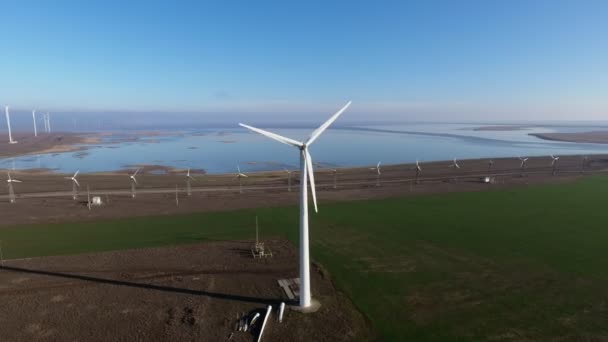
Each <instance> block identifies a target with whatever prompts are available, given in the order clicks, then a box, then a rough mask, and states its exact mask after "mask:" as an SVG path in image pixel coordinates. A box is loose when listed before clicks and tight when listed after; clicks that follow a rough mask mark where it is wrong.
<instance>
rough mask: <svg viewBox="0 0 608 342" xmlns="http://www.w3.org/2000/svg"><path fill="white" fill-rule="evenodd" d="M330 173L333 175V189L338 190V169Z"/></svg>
mask: <svg viewBox="0 0 608 342" xmlns="http://www.w3.org/2000/svg"><path fill="white" fill-rule="evenodd" d="M331 172H333V173H334V189H337V188H338V169H331Z"/></svg>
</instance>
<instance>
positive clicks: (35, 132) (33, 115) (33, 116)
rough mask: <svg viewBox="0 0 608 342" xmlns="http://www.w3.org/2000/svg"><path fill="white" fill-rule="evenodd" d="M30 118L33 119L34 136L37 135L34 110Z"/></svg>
mask: <svg viewBox="0 0 608 342" xmlns="http://www.w3.org/2000/svg"><path fill="white" fill-rule="evenodd" d="M32 120H33V121H34V136H35V137H37V136H38V127H36V110H35V109H34V110H33V111H32Z"/></svg>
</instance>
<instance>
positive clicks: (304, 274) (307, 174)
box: [240, 102, 351, 309]
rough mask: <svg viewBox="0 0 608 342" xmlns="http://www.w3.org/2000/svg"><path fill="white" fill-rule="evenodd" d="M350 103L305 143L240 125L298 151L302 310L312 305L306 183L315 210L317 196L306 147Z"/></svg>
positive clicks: (310, 160) (310, 158)
mask: <svg viewBox="0 0 608 342" xmlns="http://www.w3.org/2000/svg"><path fill="white" fill-rule="evenodd" d="M350 104H351V102H348V103H347V104H346V105H345V106H344V107H342V109H340V110H339V111H338V112H336V113H335V114H334V115H333V116H332V117H331V118H329V120H327V121H326V122H325V123H323V124H322V125H321V126H320V127H319V128H317V129H316V130H315V131H314V132H312V134H311V135H310V138H308V140H307V141H306V142H300V141H297V140H293V139H290V138H286V137H283V136H281V135H278V134H275V133H272V132H268V131H264V130H261V129H259V128H255V127H251V126H248V125H244V124H240V125H241V126H242V127H245V128H247V129H250V130H252V131H254V132H256V133H259V134H261V135H264V136H266V137H268V138H270V139H273V140H276V141H278V142H280V143H283V144H286V145H290V146H294V147H296V148H297V149H298V150H300V307H301V308H302V309H306V308H309V307H310V306H311V304H312V300H311V294H310V259H309V249H308V181H310V190H311V193H312V200H313V204H314V206H315V212H317V211H318V209H317V195H316V192H315V178H314V171H313V164H312V157H311V156H310V152H308V147H309V146H310V145H311V144H312V143H313V142H315V140H317V138H318V137H319V136H320V135H321V134H322V133H323V132H324V131H325V130H326V129H327V127H329V125H331V124H332V123H333V122H334V121H335V120H336V119H337V118H338V117H339V116H340V114H342V112H344V111H345V110H346V109H347V108H348V106H350Z"/></svg>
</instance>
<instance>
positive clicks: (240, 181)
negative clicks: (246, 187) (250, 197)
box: [236, 164, 249, 194]
mask: <svg viewBox="0 0 608 342" xmlns="http://www.w3.org/2000/svg"><path fill="white" fill-rule="evenodd" d="M236 169H237V171H238V172H237V174H236V178H238V179H239V193H241V194H242V193H243V181H242V178H247V177H249V176H247V175H246V174H244V173H242V172H241V167H240V166H239V164H236Z"/></svg>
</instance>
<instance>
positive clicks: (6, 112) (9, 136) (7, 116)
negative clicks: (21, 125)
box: [4, 105, 17, 144]
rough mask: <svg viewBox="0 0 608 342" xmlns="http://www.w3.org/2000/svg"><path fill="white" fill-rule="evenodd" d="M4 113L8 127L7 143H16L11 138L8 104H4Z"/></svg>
mask: <svg viewBox="0 0 608 342" xmlns="http://www.w3.org/2000/svg"><path fill="white" fill-rule="evenodd" d="M4 114H5V115H6V126H7V127H8V143H9V144H16V143H17V141H16V140H13V135H12V133H11V115H10V114H9V112H8V105H6V106H4Z"/></svg>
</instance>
